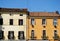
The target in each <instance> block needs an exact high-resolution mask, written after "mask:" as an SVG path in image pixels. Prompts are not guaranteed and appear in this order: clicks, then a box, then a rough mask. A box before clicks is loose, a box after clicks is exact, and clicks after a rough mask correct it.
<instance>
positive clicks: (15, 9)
mask: <svg viewBox="0 0 60 41" xmlns="http://www.w3.org/2000/svg"><path fill="white" fill-rule="evenodd" d="M26 11H27V9H25V8H24V9H18V8H0V12H26Z"/></svg>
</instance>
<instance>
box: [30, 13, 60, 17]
mask: <svg viewBox="0 0 60 41" xmlns="http://www.w3.org/2000/svg"><path fill="white" fill-rule="evenodd" d="M29 15H30V16H35V17H37V16H38V17H39V16H60V15H59V14H57V13H56V12H30V14H29Z"/></svg>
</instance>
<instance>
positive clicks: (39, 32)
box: [27, 11, 60, 41]
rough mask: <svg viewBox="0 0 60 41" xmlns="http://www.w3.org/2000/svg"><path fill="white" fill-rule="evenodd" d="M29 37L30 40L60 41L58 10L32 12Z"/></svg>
mask: <svg viewBox="0 0 60 41" xmlns="http://www.w3.org/2000/svg"><path fill="white" fill-rule="evenodd" d="M27 21H28V23H27V24H28V29H27V30H28V31H27V35H28V36H27V37H28V40H29V41H60V15H59V13H58V11H56V12H30V13H29V16H28V20H27Z"/></svg>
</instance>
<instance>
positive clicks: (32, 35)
mask: <svg viewBox="0 0 60 41" xmlns="http://www.w3.org/2000/svg"><path fill="white" fill-rule="evenodd" d="M31 37H32V38H34V30H32V31H31Z"/></svg>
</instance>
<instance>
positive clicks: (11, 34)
mask: <svg viewBox="0 0 60 41" xmlns="http://www.w3.org/2000/svg"><path fill="white" fill-rule="evenodd" d="M8 39H14V31H9V32H8Z"/></svg>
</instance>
